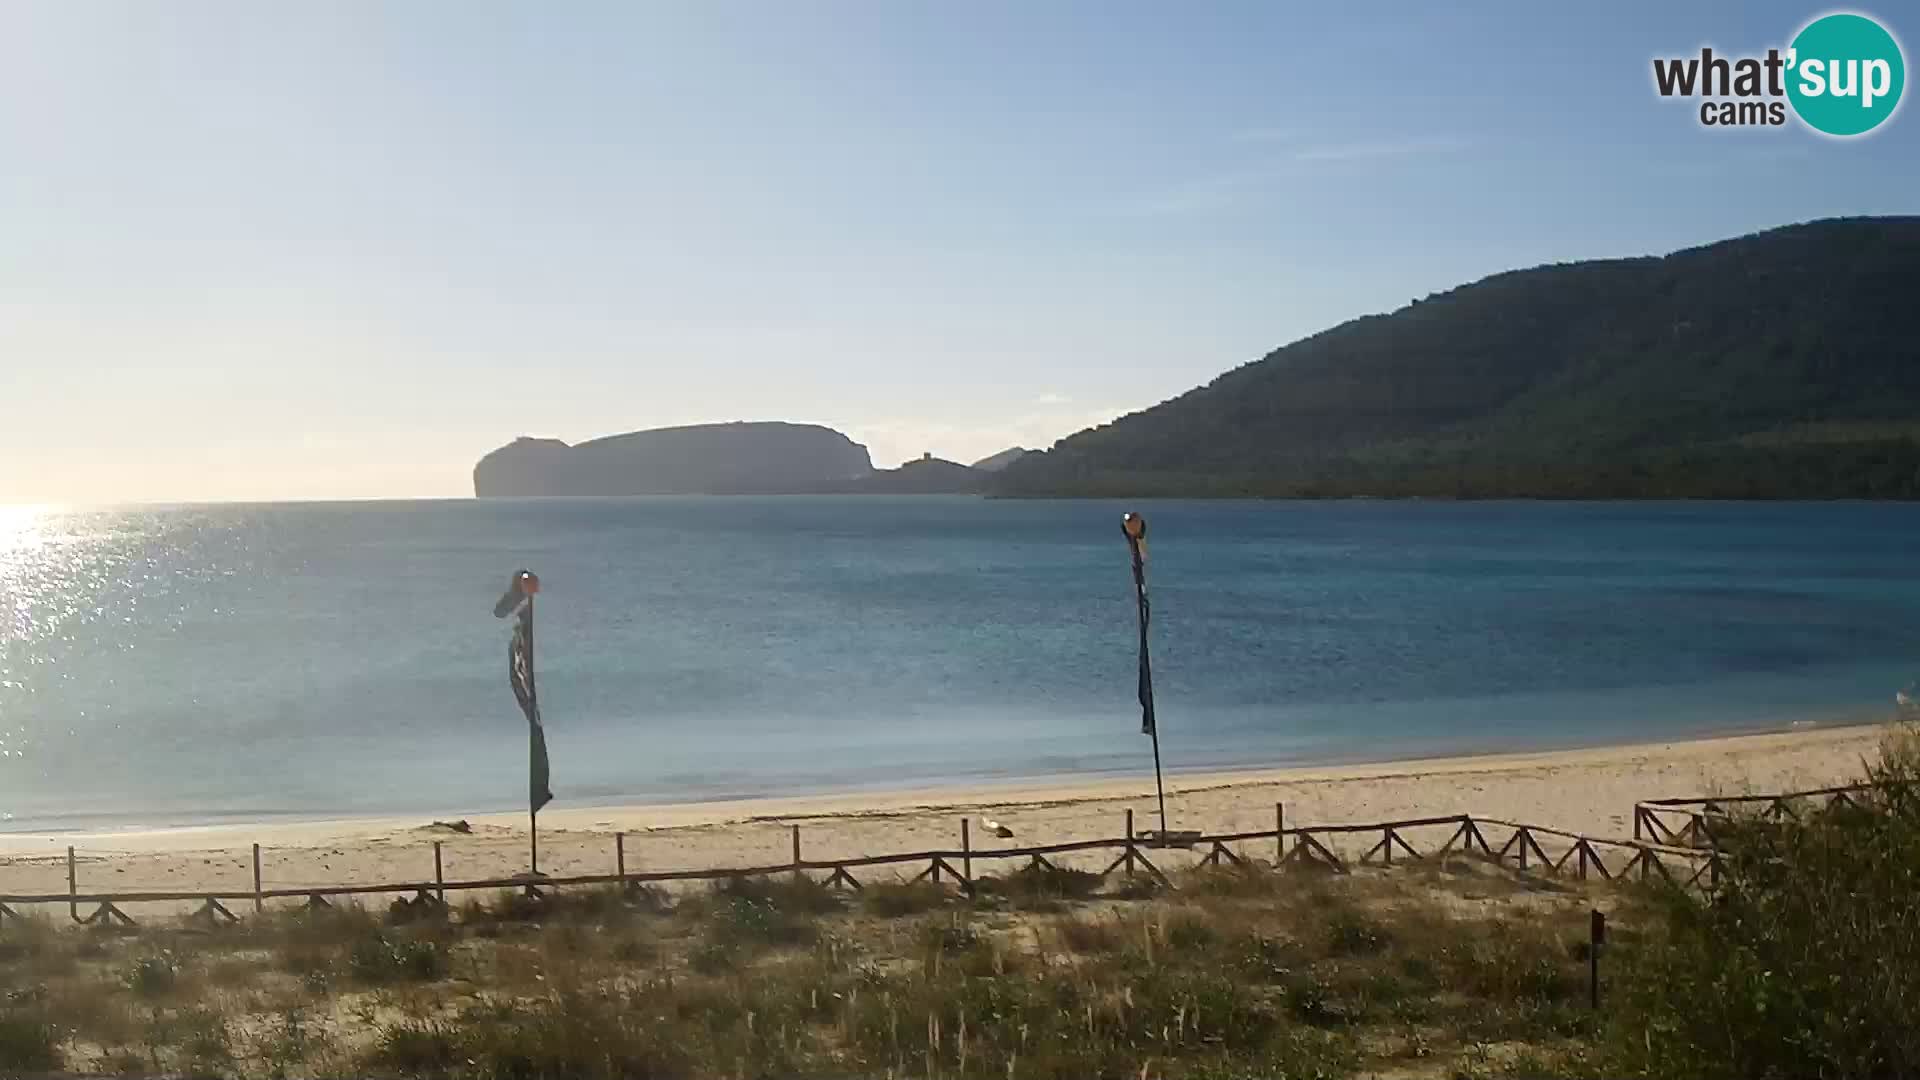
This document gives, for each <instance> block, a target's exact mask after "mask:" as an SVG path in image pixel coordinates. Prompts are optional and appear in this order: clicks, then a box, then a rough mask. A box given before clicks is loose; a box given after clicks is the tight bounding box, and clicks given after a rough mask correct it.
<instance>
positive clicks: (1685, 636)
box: [0, 497, 1920, 831]
mask: <svg viewBox="0 0 1920 1080" xmlns="http://www.w3.org/2000/svg"><path fill="white" fill-rule="evenodd" d="M1137 508H1138V509H1140V510H1142V511H1144V512H1145V513H1146V514H1147V516H1148V518H1149V521H1150V522H1151V526H1152V536H1151V540H1152V543H1151V561H1150V564H1149V566H1150V571H1149V572H1150V578H1151V583H1152V587H1153V596H1154V613H1155V623H1154V649H1155V677H1156V686H1157V688H1158V691H1159V712H1160V717H1161V727H1162V735H1163V740H1164V752H1165V754H1166V758H1167V762H1168V765H1169V767H1171V768H1175V769H1192V768H1202V767H1206V768H1215V767H1232V766H1254V765H1263V764H1273V763H1290V762H1326V761H1335V760H1351V759H1374V758H1381V757H1388V756H1396V755H1408V754H1425V753H1434V752H1444V751H1470V750H1482V749H1495V748H1525V747H1541V746H1560V745H1573V744H1590V743H1604V742H1613V741H1623V740H1633V739H1639V738H1643V737H1667V736H1680V735H1687V734H1694V733H1703V732H1708V731H1717V730H1726V729H1734V728H1767V727H1784V726H1786V725H1787V724H1789V723H1791V722H1794V721H1799V720H1807V719H1832V718H1837V717H1841V716H1860V715H1863V714H1864V715H1885V714H1887V713H1888V712H1890V709H1891V702H1892V697H1893V694H1894V692H1895V691H1896V690H1897V689H1899V688H1900V687H1901V686H1903V685H1906V684H1907V683H1908V682H1910V681H1912V679H1913V678H1914V677H1915V676H1916V674H1920V572H1917V570H1920V568H1917V567H1916V563H1915V559H1914V550H1915V549H1914V542H1915V539H1916V537H1920V506H1916V505H1894V504H1858V503H1829V504H1817V505H1810V504H1631V503H1626V504H1622V503H1611V504H1565V503H1471V504H1454V503H1408V502H1364V501H1361V502H1320V503H1287V502H1280V503H1186V502H1167V503H1146V504H1143V505H1140V506H1138V507H1137ZM1122 509H1124V507H1122V506H1121V505H1119V504H1115V503H1105V502H997V501H983V500H977V499H969V498H951V499H949V498H900V499H886V498H872V497H868V498H852V499H847V498H775V499H700V498H686V499H633V500H618V501H585V500H583V501H571V500H565V501H525V502H519V501H502V502H480V501H471V502H421V503H377V504H333V505H311V504H306V505H253V506H204V507H181V508H168V509H152V508H139V509H128V510H104V511H57V510H39V511H32V510H27V511H21V510H7V509H0V814H3V815H5V817H4V818H0V829H7V830H14V831H20V830H39V829H49V828H100V827H118V826H136V825H167V824H179V823H188V822H204V821H220V820H232V819H251V818H260V817H265V816H271V815H294V816H334V815H355V814H387V813H399V814H415V813H418V814H423V815H424V814H446V813H458V812H471V811H483V810H495V809H512V808H514V807H517V806H521V805H524V798H525V791H526V774H525V768H526V758H525V755H526V732H525V726H524V723H523V721H522V720H521V718H520V715H519V713H518V711H517V709H516V707H515V705H514V702H513V698H512V695H511V693H510V692H509V690H508V688H507V685H506V677H505V652H506V641H507V627H506V625H505V624H504V623H502V622H499V621H496V620H495V619H493V618H492V616H491V610H490V609H491V607H492V605H493V602H494V600H495V599H496V598H497V597H498V595H499V593H500V591H501V589H502V587H503V586H504V585H505V583H506V579H507V575H508V574H509V572H510V571H512V570H514V569H515V568H517V567H521V566H526V567H530V568H532V569H533V570H535V571H536V572H537V573H539V575H540V577H541V579H542V581H543V583H544V591H543V593H542V594H541V597H540V600H539V609H538V618H539V637H538V641H539V647H540V654H539V656H540V663H541V670H540V688H541V697H542V704H543V707H544V711H545V714H546V721H547V728H548V732H549V740H550V745H551V748H552V760H553V787H554V790H555V792H556V793H557V795H558V798H559V805H562V806H565V805H592V804H596V803H613V802H620V801H629V800H676V799H707V798H719V797H735V796H751V795H758V794H767V793H790V792H800V791H815V790H843V789H858V788H880V787H898V786H906V785H920V784H927V783H942V782H954V781H976V780H980V779H985V778H1000V777H1021V776H1040V775H1052V774H1060V773H1072V772H1090V771H1141V770H1150V768H1151V758H1150V757H1149V746H1148V743H1147V741H1146V739H1145V738H1144V737H1143V736H1141V735H1140V734H1138V725H1139V718H1138V713H1137V709H1136V707H1135V704H1134V700H1133V692H1134V686H1133V680H1134V652H1133V649H1134V628H1133V617H1134V614H1133V601H1132V585H1131V580H1130V577H1129V573H1128V568H1127V559H1126V547H1125V544H1124V542H1123V540H1122V538H1121V535H1120V532H1119V528H1118V522H1119V517H1120V513H1121V511H1122Z"/></svg>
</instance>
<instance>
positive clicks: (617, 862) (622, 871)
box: [613, 832, 627, 885]
mask: <svg viewBox="0 0 1920 1080" xmlns="http://www.w3.org/2000/svg"><path fill="white" fill-rule="evenodd" d="M613 872H614V875H615V876H616V877H618V878H619V879H620V884H621V885H625V884H626V883H627V834H626V833H623V832H617V833H614V834H613Z"/></svg>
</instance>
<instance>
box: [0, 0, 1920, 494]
mask: <svg viewBox="0 0 1920 1080" xmlns="http://www.w3.org/2000/svg"><path fill="white" fill-rule="evenodd" d="M1825 10H1827V9H1826V8H1822V7H1817V6H1806V5H1795V4H1773V3H1741V4H1719V5H1709V4H1684V5H1676V4H1664V3H1660V4H1656V3H1621V4H1591V5H1566V4H1534V5H1518V4H1511V5H1497V6H1496V5H1477V4H1475V5H1466V4H1463V5H1452V4H1433V3H1430V2H1420V3H1404V4H1387V3H1378V4H1364V5H1358V4H1355V5H1349V4H1340V5H1311V6H1309V5H1307V4H1299V3H1269V2H1260V3H1230V2H1224V0H1223V2H1210V3H1206V4H1198V5H1176V4H1164V3H1145V2H1132V0H1111V2H1077V0H1060V2H1049V3H1042V4H1034V3H1028V2H1024V0H967V2H966V3H958V2H952V3H934V2H932V0H904V2H897V0H887V2H881V0H872V2H835V0H778V2H775V0H767V2H763V3H733V2H722V0H714V2H708V0H702V2H700V3H672V4H662V5H650V4H643V3H637V2H635V3H628V2H616V3H589V2H574V3H569V4H564V5H547V4H535V3H514V4H508V3H490V2H483V0H482V2H475V0H460V2H453V0H417V2H411V3H405V4H393V3H372V2H352V0H343V2H328V3H318V2H308V3H285V4H257V3H212V2H188V0H181V2H173V3H166V4H154V3H134V2H125V3H116V4H104V3H95V2H91V0H46V2H25V0H0V408H3V409H4V412H0V500H6V501H19V502H56V503H91V502H127V501H138V502H176V501H198V500H228V499H256V500H279V499H332V498H375V497H391V498H403V497H446V496H463V495H468V494H470V493H471V490H472V488H471V469H472V465H473V463H474V461H475V460H476V459H478V458H479V456H480V455H481V454H483V453H485V452H486V451H488V450H490V449H492V448H493V447H495V446H498V445H500V444H502V443H505V442H507V441H509V440H511V439H512V438H514V437H515V436H518V435H523V434H526V435H538V436H552V437H558V438H563V439H567V440H569V441H578V440H582V439H587V438H592V437H595V436H598V435H604V434H611V433H614V432H620V431H629V430H635V429H639V428H646V427H655V426H662V425H669V424H681V423H695V422H703V421H721V420H773V419H778V420H793V421H806V422H815V423H822V424H827V425H830V426H833V427H835V428H838V429H840V430H842V431H845V432H847V433H848V434H849V435H851V436H852V437H853V438H855V439H856V440H858V441H860V442H863V443H865V444H867V446H868V447H869V448H870V449H871V450H872V453H873V456H874V459H875V461H876V463H878V464H880V465H883V466H884V465H892V464H896V463H898V462H899V461H901V460H903V459H905V458H909V457H917V456H919V454H920V453H921V452H923V451H931V452H933V453H935V454H936V455H939V456H942V457H948V458H953V459H957V460H962V461H968V460H972V459H974V458H978V457H983V456H985V455H987V454H990V453H993V452H995V451H997V450H1000V449H1003V448H1005V447H1007V446H1010V445H1024V446H1029V447H1044V446H1047V445H1050V444H1051V443H1052V442H1053V441H1054V440H1055V439H1058V438H1061V437H1064V436H1066V435H1068V434H1071V433H1072V432H1074V431H1076V430H1079V429H1081V428H1084V427H1087V426H1090V425H1093V424H1097V423H1100V422H1103V421H1105V420H1108V419H1111V418H1113V417H1114V416H1117V415H1119V414H1122V413H1125V412H1129V411H1133V410H1137V409H1140V408H1144V407H1147V406H1150V405H1152V404H1154V403H1156V402H1159V401H1162V400H1165V399H1166V398H1169V397H1172V396H1174V395H1177V394H1179V393H1181V392H1182V391H1184V390H1187V389H1189V388H1191V387H1193V386H1195V385H1198V384H1201V383H1204V382H1206V381H1207V380H1209V379H1211V378H1212V377H1214V376H1215V375H1217V374H1219V373H1220V372H1222V371H1224V370H1227V369H1229V368H1231V367H1234V366H1236V365H1238V364H1241V363H1244V362H1247V361H1249V360H1253V359H1257V358H1258V357H1260V356H1262V355H1264V354H1265V353H1266V352H1268V351H1269V350H1271V349H1273V348H1275V347H1277V346H1279V345H1282V344H1285V343H1287V342H1289V341H1292V340H1295V339H1297V338H1300V337H1302V336H1304V335H1307V334H1310V333H1313V332H1315V331H1318V330H1321V329H1324V328H1326V327H1328V326H1332V325H1335V324H1337V323H1339V322H1341V321H1344V320H1346V319H1349V318H1352V317H1355V316H1359V315H1363V314H1369V313H1373V312H1379V311H1388V310H1392V309H1394V308H1397V307H1400V306H1402V305H1404V304H1406V303H1408V302H1409V301H1410V300H1412V299H1414V298H1417V297H1422V296H1426V295H1429V294H1431V293H1434V292H1437V291H1441V290H1444V289H1447V288H1451V287H1453V286H1455V285H1458V284H1461V283H1464V282H1467V281H1470V280H1473V279H1475V278H1478V277H1482V276H1485V275H1487V274H1490V273H1495V272H1498V271H1502V270H1507V269H1513V268H1517V267H1524V266H1531V265H1537V264H1540V263H1545V262H1555V261H1566V260H1574V259H1584V258H1594V257H1605V256H1621V255H1639V254H1648V253H1664V252H1667V251H1671V250H1673V249H1676V248H1680V247H1686V246H1691V245H1694V244H1699V243H1705V242H1709V241H1713V240H1717V239H1722V238H1726V237H1729V236H1735V235H1739V234H1742V233H1747V232H1752V231H1755V230H1759V229H1763V228H1768V227H1772V226H1776V225H1781V224H1786V223H1790V222H1795V221H1804V220H1809V219H1813V218H1821V217H1831V216H1838V215H1854V214H1896V213H1914V212H1917V211H1920V181H1916V174H1920V117H1915V116H1914V115H1911V114H1912V109H1910V108H1907V109H1903V110H1902V113H1901V114H1900V115H1897V116H1895V117H1894V119H1893V120H1892V121H1891V122H1889V124H1887V125H1885V126H1883V128H1882V130H1881V131H1879V132H1876V133H1875V134H1873V135H1871V136H1869V137H1866V138H1862V139H1856V140H1851V141H1844V142H1843V141H1837V140H1831V139H1826V138H1823V137H1821V136H1818V135H1816V134H1814V133H1811V132H1809V131H1807V130H1805V129H1802V128H1799V127H1797V126H1796V127H1788V128H1785V129H1778V128H1768V129H1751V130H1739V131H1713V130H1709V129H1705V128H1702V127H1701V126H1700V124H1699V123H1698V120H1697V118H1696V116H1695V111H1694V107H1693V106H1691V105H1689V104H1686V103H1682V102H1676V101H1663V100H1661V99H1660V98H1659V97H1657V96H1656V94H1655V93H1654V91H1653V87H1652V79H1651V75H1650V70H1651V60H1652V58H1653V57H1654V56H1656V55H1658V56H1679V55H1686V54H1687V53H1689V52H1694V53H1697V51H1698V49H1699V47H1700V46H1701V45H1703V44H1711V45H1713V46H1714V47H1715V48H1716V49H1720V50H1725V51H1740V50H1746V51H1751V52H1760V51H1764V50H1765V49H1766V48H1767V47H1768V46H1770V45H1780V46H1784V45H1785V43H1786V42H1787V40H1789V39H1790V38H1791V36H1792V34H1793V33H1794V31H1795V30H1797V29H1798V28H1799V27H1800V26H1801V25H1803V24H1804V23H1806V22H1807V21H1808V20H1809V19H1810V18H1811V17H1813V16H1814V15H1817V14H1819V13H1821V12H1823V11H1825ZM1852 10H1860V11H1863V12H1866V13H1869V14H1880V15H1883V16H1885V19H1884V20H1883V21H1884V22H1886V23H1887V24H1888V25H1889V26H1890V27H1891V28H1892V29H1893V31H1894V32H1895V33H1896V34H1901V33H1903V32H1904V33H1906V34H1912V35H1916V37H1915V38H1913V39H1903V40H1920V15H1914V14H1912V13H1911V12H1910V11H1902V10H1899V9H1896V8H1894V7H1893V6H1892V5H1888V6H1887V7H1886V8H1885V9H1884V10H1878V11H1877V10H1876V9H1874V8H1871V7H1867V8H1859V9H1852ZM1903 15H1906V16H1907V18H1905V19H1903V18H1902V16H1903ZM1906 22H1910V23H1912V24H1913V25H1911V26H1907V25H1903V23H1906ZM1907 53H1908V57H1909V61H1911V59H1912V57H1913V54H1914V49H1913V46H1911V45H1909V46H1908V47H1907Z"/></svg>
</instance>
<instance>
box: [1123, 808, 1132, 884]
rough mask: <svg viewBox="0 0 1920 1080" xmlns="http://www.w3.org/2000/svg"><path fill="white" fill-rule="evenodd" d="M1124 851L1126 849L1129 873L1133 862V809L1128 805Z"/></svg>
mask: <svg viewBox="0 0 1920 1080" xmlns="http://www.w3.org/2000/svg"><path fill="white" fill-rule="evenodd" d="M1125 851H1126V860H1127V873H1129V874H1131V873H1133V864H1134V856H1133V810H1132V808H1131V807H1129V808H1128V810H1127V846H1126V848H1125Z"/></svg>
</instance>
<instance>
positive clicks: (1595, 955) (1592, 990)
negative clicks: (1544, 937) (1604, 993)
mask: <svg viewBox="0 0 1920 1080" xmlns="http://www.w3.org/2000/svg"><path fill="white" fill-rule="evenodd" d="M1606 943H1607V916H1606V914H1605V913H1604V912H1602V911H1601V910H1600V909H1599V908H1594V909H1593V918H1592V925H1591V927H1590V929H1589V932H1588V941H1587V994H1588V996H1589V997H1590V998H1591V999H1592V1000H1593V1007H1594V1008H1595V1009H1599V1008H1600V946H1602V945H1605V944H1606Z"/></svg>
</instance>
